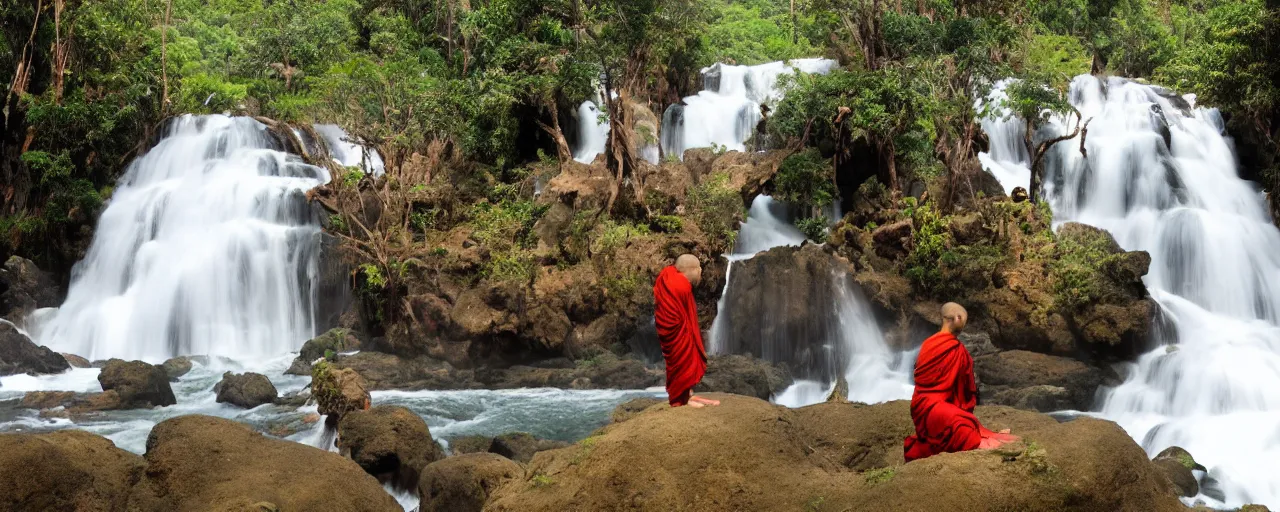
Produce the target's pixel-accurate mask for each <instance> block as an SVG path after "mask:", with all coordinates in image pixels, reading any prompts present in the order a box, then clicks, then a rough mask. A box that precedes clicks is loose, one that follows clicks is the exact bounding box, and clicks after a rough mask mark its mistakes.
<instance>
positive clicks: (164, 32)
mask: <svg viewBox="0 0 1280 512" xmlns="http://www.w3.org/2000/svg"><path fill="white" fill-rule="evenodd" d="M172 12H173V0H168V1H167V2H165V4H164V25H163V26H161V27H160V82H161V83H162V84H163V92H162V93H161V96H160V98H161V99H160V109H161V111H162V112H168V111H169V52H168V42H169V18H170V15H171V14H172ZM285 65H286V66H287V65H288V63H287V62H286V63H285Z"/></svg>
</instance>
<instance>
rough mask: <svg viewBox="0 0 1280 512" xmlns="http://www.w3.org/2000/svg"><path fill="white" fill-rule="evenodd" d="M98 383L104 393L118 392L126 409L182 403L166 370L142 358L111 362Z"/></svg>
mask: <svg viewBox="0 0 1280 512" xmlns="http://www.w3.org/2000/svg"><path fill="white" fill-rule="evenodd" d="M98 383H99V384H101V385H102V390H103V391H104V392H114V393H115V394H117V395H118V396H119V397H120V407H119V408H122V409H136V408H146V407H154V406H166V405H173V404H176V403H178V399H177V398H176V397H174V396H173V388H172V387H170V386H169V375H168V374H166V373H165V371H164V369H163V368H161V367H159V366H154V365H150V364H147V363H144V362H142V361H124V360H121V359H112V360H110V361H107V364H106V366H103V367H102V372H101V373H99V374H98Z"/></svg>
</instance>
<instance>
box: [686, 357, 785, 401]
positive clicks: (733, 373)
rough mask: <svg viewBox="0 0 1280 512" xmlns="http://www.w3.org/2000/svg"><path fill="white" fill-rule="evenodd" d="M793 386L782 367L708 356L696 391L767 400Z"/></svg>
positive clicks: (757, 360) (768, 363) (750, 358)
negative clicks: (704, 372)
mask: <svg viewBox="0 0 1280 512" xmlns="http://www.w3.org/2000/svg"><path fill="white" fill-rule="evenodd" d="M791 383H792V380H791V372H790V370H788V369H787V367H786V366H785V365H782V364H774V363H770V362H768V361H765V360H763V359H756V358H754V357H750V356H744V355H736V354H734V355H724V356H711V357H709V358H707V373H706V374H705V375H703V377H702V382H700V383H699V384H698V386H697V387H695V388H694V391H697V392H719V393H733V394H735V395H746V396H753V397H756V398H759V399H762V400H768V399H770V398H771V397H773V395H774V394H775V393H778V392H781V391H782V390H783V389H786V388H787V386H790V385H791Z"/></svg>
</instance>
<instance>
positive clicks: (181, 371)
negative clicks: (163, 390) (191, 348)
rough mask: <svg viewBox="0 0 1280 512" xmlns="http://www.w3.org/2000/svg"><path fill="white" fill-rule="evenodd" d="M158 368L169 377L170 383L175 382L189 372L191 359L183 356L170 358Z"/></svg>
mask: <svg viewBox="0 0 1280 512" xmlns="http://www.w3.org/2000/svg"><path fill="white" fill-rule="evenodd" d="M160 367H161V368H163V369H164V374H165V375H168V376H169V380H170V381H177V380H178V377H181V376H183V375H186V374H187V373H188V372H190V371H191V368H192V364H191V358H190V357H185V356H183V357H172V358H169V359H167V360H165V362H164V363H161V364H160Z"/></svg>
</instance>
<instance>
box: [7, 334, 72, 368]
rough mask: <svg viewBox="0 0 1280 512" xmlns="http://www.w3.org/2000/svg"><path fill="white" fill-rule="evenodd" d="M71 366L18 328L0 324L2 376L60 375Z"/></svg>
mask: <svg viewBox="0 0 1280 512" xmlns="http://www.w3.org/2000/svg"><path fill="white" fill-rule="evenodd" d="M70 368H71V365H70V364H67V360H66V359H65V358H63V357H62V356H61V355H60V354H58V353H57V352H54V351H53V350H51V349H49V347H42V346H40V345H36V344H35V343H34V342H32V341H31V338H28V337H27V335H25V334H22V333H21V332H19V331H18V328H17V327H14V326H13V324H10V323H7V322H0V376H3V375H13V374H17V373H26V374H30V375H38V374H43V373H60V372H63V371H66V370H67V369H70Z"/></svg>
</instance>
